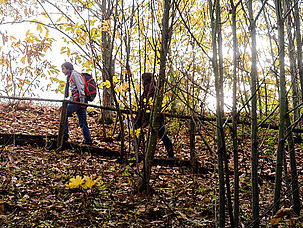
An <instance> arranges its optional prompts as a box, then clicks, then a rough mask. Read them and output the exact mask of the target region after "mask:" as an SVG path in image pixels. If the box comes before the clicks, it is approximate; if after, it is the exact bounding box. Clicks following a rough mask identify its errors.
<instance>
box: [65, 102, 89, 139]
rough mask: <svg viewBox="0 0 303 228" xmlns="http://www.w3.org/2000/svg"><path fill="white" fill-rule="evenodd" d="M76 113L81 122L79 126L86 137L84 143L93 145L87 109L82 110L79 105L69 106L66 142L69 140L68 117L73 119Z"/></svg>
mask: <svg viewBox="0 0 303 228" xmlns="http://www.w3.org/2000/svg"><path fill="white" fill-rule="evenodd" d="M74 112H76V114H77V116H78V120H79V125H80V127H81V129H82V132H83V136H84V143H88V144H89V143H91V142H92V139H91V137H90V133H89V129H88V125H87V121H86V109H85V108H81V106H80V105H78V104H68V105H67V119H66V123H65V131H64V140H67V139H68V117H71V116H72V114H73V113H74Z"/></svg>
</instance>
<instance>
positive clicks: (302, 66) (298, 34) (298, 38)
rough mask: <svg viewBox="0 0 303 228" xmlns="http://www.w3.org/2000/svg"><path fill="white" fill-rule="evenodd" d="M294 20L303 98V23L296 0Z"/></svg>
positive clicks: (302, 95) (302, 97) (302, 96)
mask: <svg viewBox="0 0 303 228" xmlns="http://www.w3.org/2000/svg"><path fill="white" fill-rule="evenodd" d="M294 10H295V11H294V20H295V27H296V41H297V55H298V68H299V78H300V85H301V97H300V98H301V99H300V100H299V101H300V102H301V101H302V99H303V62H302V38H301V25H300V24H301V23H300V20H301V19H300V16H299V6H298V1H297V0H296V4H295V7H294Z"/></svg>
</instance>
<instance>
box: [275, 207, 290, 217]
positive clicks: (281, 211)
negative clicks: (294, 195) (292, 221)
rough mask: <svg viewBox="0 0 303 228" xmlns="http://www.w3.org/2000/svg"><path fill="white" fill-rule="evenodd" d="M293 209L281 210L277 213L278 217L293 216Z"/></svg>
mask: <svg viewBox="0 0 303 228" xmlns="http://www.w3.org/2000/svg"><path fill="white" fill-rule="evenodd" d="M293 211H294V210H293V209H292V208H281V209H280V210H278V211H277V213H276V215H275V216H276V217H283V216H285V215H290V216H291V215H293Z"/></svg>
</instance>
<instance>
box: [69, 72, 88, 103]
mask: <svg viewBox="0 0 303 228" xmlns="http://www.w3.org/2000/svg"><path fill="white" fill-rule="evenodd" d="M72 79H73V81H74V83H75V85H76V87H77V90H78V92H79V100H80V102H83V103H85V102H87V100H86V96H85V91H84V90H85V82H84V79H83V77H82V76H81V75H80V74H79V73H78V72H76V71H73V73H72Z"/></svg>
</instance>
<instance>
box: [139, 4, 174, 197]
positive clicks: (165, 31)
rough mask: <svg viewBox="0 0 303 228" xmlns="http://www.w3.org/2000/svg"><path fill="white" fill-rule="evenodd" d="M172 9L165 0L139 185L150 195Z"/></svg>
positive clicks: (140, 189)
mask: <svg viewBox="0 0 303 228" xmlns="http://www.w3.org/2000/svg"><path fill="white" fill-rule="evenodd" d="M170 8H171V0H164V13H163V19H162V43H161V50H160V72H159V79H158V83H157V87H156V91H155V96H154V105H153V108H152V113H151V135H150V137H149V140H148V144H147V151H146V154H145V160H144V170H143V180H141V181H142V182H141V183H139V191H146V193H147V194H149V193H150V188H149V180H150V174H151V167H152V161H153V158H154V152H155V149H156V145H157V139H158V129H159V127H160V113H161V107H162V100H163V90H164V84H165V75H166V74H165V68H166V59H167V53H168V48H169V46H168V43H169V40H170V30H169V29H170V28H169V11H170Z"/></svg>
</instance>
